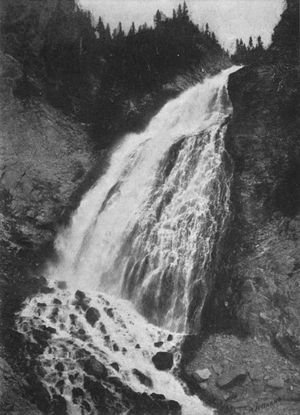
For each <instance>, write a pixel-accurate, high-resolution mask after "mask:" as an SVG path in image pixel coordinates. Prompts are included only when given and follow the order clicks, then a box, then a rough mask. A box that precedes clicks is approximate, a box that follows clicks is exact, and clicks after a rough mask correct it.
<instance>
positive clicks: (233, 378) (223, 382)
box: [217, 368, 247, 388]
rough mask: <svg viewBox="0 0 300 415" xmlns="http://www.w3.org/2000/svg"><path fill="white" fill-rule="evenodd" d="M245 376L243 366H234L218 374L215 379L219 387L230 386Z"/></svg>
mask: <svg viewBox="0 0 300 415" xmlns="http://www.w3.org/2000/svg"><path fill="white" fill-rule="evenodd" d="M246 377H247V371H246V370H245V369H244V368H236V369H232V370H230V371H227V372H225V373H223V374H222V375H220V376H219V377H218V379H217V386H218V387H219V388H230V387H232V386H235V385H238V384H240V383H243V382H244V381H245V379H246Z"/></svg>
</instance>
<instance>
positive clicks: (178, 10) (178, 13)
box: [177, 4, 183, 19]
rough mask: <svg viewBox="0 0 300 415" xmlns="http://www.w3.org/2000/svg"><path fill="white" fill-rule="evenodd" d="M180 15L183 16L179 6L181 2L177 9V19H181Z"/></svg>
mask: <svg viewBox="0 0 300 415" xmlns="http://www.w3.org/2000/svg"><path fill="white" fill-rule="evenodd" d="M182 16H183V12H182V6H181V4H179V5H178V9H177V17H178V19H181V18H182Z"/></svg>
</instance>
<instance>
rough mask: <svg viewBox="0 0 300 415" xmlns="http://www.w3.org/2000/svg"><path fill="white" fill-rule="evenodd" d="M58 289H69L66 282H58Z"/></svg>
mask: <svg viewBox="0 0 300 415" xmlns="http://www.w3.org/2000/svg"><path fill="white" fill-rule="evenodd" d="M57 288H59V289H60V290H66V289H67V283H66V281H58V282H57Z"/></svg>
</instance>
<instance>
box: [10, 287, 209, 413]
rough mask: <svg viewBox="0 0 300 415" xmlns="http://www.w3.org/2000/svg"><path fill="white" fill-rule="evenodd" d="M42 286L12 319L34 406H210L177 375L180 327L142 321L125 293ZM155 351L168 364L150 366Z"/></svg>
mask: <svg viewBox="0 0 300 415" xmlns="http://www.w3.org/2000/svg"><path fill="white" fill-rule="evenodd" d="M43 291H44V293H40V294H39V295H38V296H36V297H34V298H32V299H28V300H27V302H26V304H25V307H24V309H23V310H22V312H21V313H20V314H19V316H18V320H17V328H18V330H19V332H21V333H22V335H23V338H24V341H23V343H24V353H25V357H26V359H27V365H28V370H29V372H30V373H31V374H30V380H31V382H32V384H33V389H34V393H35V394H36V395H38V396H35V398H36V401H40V402H39V403H40V407H41V409H44V410H52V413H54V414H60V415H63V414H74V415H76V414H78V415H79V414H80V415H82V414H84V415H85V414H92V413H93V414H98V413H105V414H121V413H127V414H137V415H138V414H141V413H147V414H174V415H175V414H180V413H182V414H186V415H195V414H201V415H202V414H203V415H206V414H211V413H212V411H211V410H209V409H208V408H205V407H204V406H203V404H202V402H201V401H200V400H199V398H198V397H196V396H191V395H190V394H189V392H188V389H187V387H186V386H185V385H184V384H183V382H182V381H180V380H179V378H178V372H179V369H178V367H179V363H180V358H181V355H180V344H181V342H182V338H183V335H182V334H177V333H171V332H170V331H167V330H164V329H161V328H158V327H156V326H154V325H151V324H149V323H147V321H146V320H145V319H144V318H143V317H142V316H140V315H139V314H138V313H137V311H135V309H134V308H133V306H132V304H131V303H130V302H129V301H126V300H121V299H116V298H114V297H112V296H108V295H106V294H105V295H104V294H102V293H100V292H82V291H74V290H69V289H68V287H67V286H66V284H64V283H62V282H55V283H52V284H51V286H49V287H46V288H44V290H43ZM160 357H161V358H162V360H163V362H168V361H169V363H170V362H171V364H169V366H166V367H163V366H164V365H162V367H160V368H157V361H159V359H160ZM159 369H163V370H159ZM145 411H146V412H145Z"/></svg>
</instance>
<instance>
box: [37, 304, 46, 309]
mask: <svg viewBox="0 0 300 415" xmlns="http://www.w3.org/2000/svg"><path fill="white" fill-rule="evenodd" d="M37 306H38V307H39V308H46V307H47V304H46V303H37Z"/></svg>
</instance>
